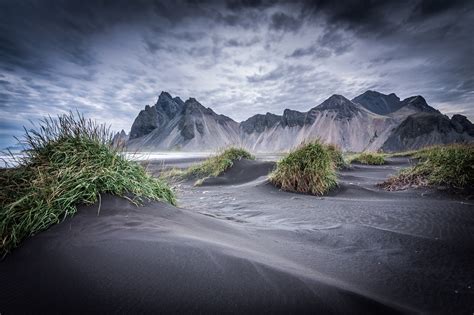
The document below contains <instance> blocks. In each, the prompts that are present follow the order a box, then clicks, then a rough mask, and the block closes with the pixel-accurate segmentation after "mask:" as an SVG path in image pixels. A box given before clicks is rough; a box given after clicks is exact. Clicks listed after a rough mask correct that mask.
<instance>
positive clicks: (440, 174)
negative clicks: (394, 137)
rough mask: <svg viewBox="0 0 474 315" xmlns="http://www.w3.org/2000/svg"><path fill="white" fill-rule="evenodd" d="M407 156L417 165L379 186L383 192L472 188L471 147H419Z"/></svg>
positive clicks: (473, 160)
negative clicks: (437, 187) (436, 188)
mask: <svg viewBox="0 0 474 315" xmlns="http://www.w3.org/2000/svg"><path fill="white" fill-rule="evenodd" d="M410 155H411V156H412V157H413V158H415V159H418V160H419V161H418V164H417V165H415V166H413V167H410V168H407V169H404V170H402V171H401V172H400V173H399V174H397V175H395V176H393V177H391V178H389V179H388V180H387V181H385V182H383V183H382V184H380V186H382V187H383V188H385V189H386V190H402V189H406V188H409V187H420V186H447V187H449V188H452V189H473V188H474V145H472V144H453V145H447V146H436V147H429V148H423V149H420V150H418V151H415V152H410Z"/></svg>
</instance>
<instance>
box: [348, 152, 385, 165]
mask: <svg viewBox="0 0 474 315" xmlns="http://www.w3.org/2000/svg"><path fill="white" fill-rule="evenodd" d="M353 162H357V163H361V164H368V165H382V164H385V156H384V155H383V154H382V153H376V152H362V153H359V154H356V155H354V156H353V157H351V159H350V163H353Z"/></svg>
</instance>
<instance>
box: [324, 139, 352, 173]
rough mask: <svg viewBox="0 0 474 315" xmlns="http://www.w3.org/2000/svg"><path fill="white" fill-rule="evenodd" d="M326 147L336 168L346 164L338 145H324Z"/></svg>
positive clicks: (344, 166)
mask: <svg viewBox="0 0 474 315" xmlns="http://www.w3.org/2000/svg"><path fill="white" fill-rule="evenodd" d="M326 148H327V150H328V152H329V155H330V156H331V160H332V161H333V162H334V166H335V167H336V168H337V169H344V168H346V167H347V166H348V165H347V162H346V161H345V159H344V156H343V154H342V152H341V150H340V149H339V147H338V146H336V145H334V144H328V145H326Z"/></svg>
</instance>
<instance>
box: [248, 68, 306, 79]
mask: <svg viewBox="0 0 474 315" xmlns="http://www.w3.org/2000/svg"><path fill="white" fill-rule="evenodd" d="M311 70H313V67H312V66H310V65H297V66H293V65H290V66H278V67H277V68H275V69H273V70H271V71H269V72H267V73H264V74H255V75H252V76H248V77H247V80H248V81H249V82H250V83H259V82H264V81H277V80H280V79H282V78H285V77H289V76H291V75H301V74H304V72H307V71H311Z"/></svg>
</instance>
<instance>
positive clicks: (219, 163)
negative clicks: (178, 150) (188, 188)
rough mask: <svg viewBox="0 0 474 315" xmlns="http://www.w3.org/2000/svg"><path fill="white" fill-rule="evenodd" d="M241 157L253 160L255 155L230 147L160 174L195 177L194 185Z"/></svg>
mask: <svg viewBox="0 0 474 315" xmlns="http://www.w3.org/2000/svg"><path fill="white" fill-rule="evenodd" d="M241 159H248V160H254V159H255V157H254V156H253V155H252V154H250V153H249V152H247V151H246V150H245V149H242V148H235V147H230V148H227V149H225V150H224V151H221V152H219V153H217V154H216V155H214V156H211V157H209V158H208V159H206V160H204V161H203V162H201V163H198V164H195V165H192V166H190V167H189V168H187V169H185V170H182V169H171V170H168V171H166V172H164V173H163V174H162V177H163V178H165V179H167V178H177V179H190V178H193V179H197V181H196V185H199V184H200V183H201V181H202V180H203V179H205V178H208V177H216V176H219V175H221V174H222V173H224V172H225V171H226V170H228V169H229V168H230V167H232V165H233V164H234V162H235V161H237V160H241Z"/></svg>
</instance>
